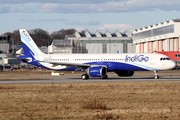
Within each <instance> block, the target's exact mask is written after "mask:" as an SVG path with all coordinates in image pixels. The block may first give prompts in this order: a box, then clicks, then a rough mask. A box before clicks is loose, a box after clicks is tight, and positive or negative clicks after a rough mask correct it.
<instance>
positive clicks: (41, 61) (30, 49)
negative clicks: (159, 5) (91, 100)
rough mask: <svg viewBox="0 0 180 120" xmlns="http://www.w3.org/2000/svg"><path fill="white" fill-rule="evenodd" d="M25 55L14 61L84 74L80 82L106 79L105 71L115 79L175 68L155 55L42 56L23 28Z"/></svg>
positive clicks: (168, 60) (43, 54) (164, 57)
mask: <svg viewBox="0 0 180 120" xmlns="http://www.w3.org/2000/svg"><path fill="white" fill-rule="evenodd" d="M19 32H20V37H21V41H22V46H23V50H24V55H23V56H19V57H18V58H17V59H18V60H20V61H22V62H25V63H28V64H32V65H36V66H39V67H42V68H47V69H50V70H55V71H84V74H83V75H82V76H81V78H82V79H83V80H85V79H88V78H89V77H99V78H102V79H106V78H107V72H115V73H116V74H117V75H118V76H120V77H121V76H122V77H125V76H133V74H134V71H154V73H155V79H158V78H159V76H158V75H157V71H162V70H168V69H172V68H174V67H175V66H176V64H175V62H174V61H172V60H171V59H170V58H169V57H168V56H166V55H163V54H158V53H122V54H121V53H119V54H118V53H117V54H45V53H43V52H42V51H40V49H39V48H38V46H37V45H36V44H35V42H34V41H33V39H32V38H31V36H30V35H29V34H28V32H27V31H26V30H25V29H20V30H19Z"/></svg>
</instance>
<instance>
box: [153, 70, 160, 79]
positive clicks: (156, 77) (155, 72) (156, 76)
mask: <svg viewBox="0 0 180 120" xmlns="http://www.w3.org/2000/svg"><path fill="white" fill-rule="evenodd" d="M154 74H155V79H159V76H158V74H157V71H154Z"/></svg>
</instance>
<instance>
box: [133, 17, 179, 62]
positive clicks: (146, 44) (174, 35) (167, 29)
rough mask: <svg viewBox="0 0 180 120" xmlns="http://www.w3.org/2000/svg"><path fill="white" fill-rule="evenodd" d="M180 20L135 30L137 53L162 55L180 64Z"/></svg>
mask: <svg viewBox="0 0 180 120" xmlns="http://www.w3.org/2000/svg"><path fill="white" fill-rule="evenodd" d="M179 38H180V19H172V20H170V21H165V22H161V23H158V24H155V25H150V26H148V27H143V28H139V29H135V30H134V32H133V43H134V44H135V45H136V53H153V52H156V53H161V54H165V55H167V56H169V57H170V58H171V59H172V60H174V61H176V63H177V64H180V41H179Z"/></svg>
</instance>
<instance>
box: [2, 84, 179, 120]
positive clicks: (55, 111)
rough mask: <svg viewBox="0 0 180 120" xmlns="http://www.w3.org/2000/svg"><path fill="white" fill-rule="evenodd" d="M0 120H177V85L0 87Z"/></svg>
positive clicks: (30, 85) (23, 85)
mask: <svg viewBox="0 0 180 120" xmlns="http://www.w3.org/2000/svg"><path fill="white" fill-rule="evenodd" d="M0 119H1V120H2V119H7V120H9V119H13V120H20V119H26V120H34V119H38V120H53V119H73V120H79V119H84V120H85V119H86V120H87V119H88V120H89V119H90V120H92V119H106V120H107V119H113V120H116V119H128V120H131V119H132V120H134V119H135V120H140V119H143V120H145V119H146V120H152V119H156V120H166V119H170V120H176V119H177V120H178V119H180V82H179V81H171V82H165V81H164V82H107V83H58V84H55V83H51V84H13V85H10V84H9V85H0Z"/></svg>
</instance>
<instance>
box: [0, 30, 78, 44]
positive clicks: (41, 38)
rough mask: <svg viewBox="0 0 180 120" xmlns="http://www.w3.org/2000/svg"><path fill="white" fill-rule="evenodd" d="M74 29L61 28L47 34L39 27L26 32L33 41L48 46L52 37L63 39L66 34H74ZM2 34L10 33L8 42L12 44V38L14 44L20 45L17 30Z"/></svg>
mask: <svg viewBox="0 0 180 120" xmlns="http://www.w3.org/2000/svg"><path fill="white" fill-rule="evenodd" d="M75 31H76V30H75V29H73V28H72V29H66V30H65V29H61V30H59V31H55V32H52V33H51V34H49V32H47V31H45V30H42V29H40V28H37V29H32V30H28V33H29V34H30V36H31V37H32V39H33V40H34V41H35V43H36V44H37V45H38V46H39V47H40V46H48V45H50V44H51V43H52V41H53V40H54V39H64V38H65V36H66V35H74V33H75ZM3 35H10V36H11V39H10V43H11V44H12V41H13V40H14V44H15V45H17V44H18V45H21V40H20V34H19V30H15V31H13V32H6V33H4V34H3Z"/></svg>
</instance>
